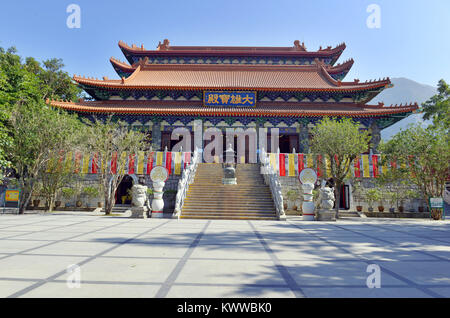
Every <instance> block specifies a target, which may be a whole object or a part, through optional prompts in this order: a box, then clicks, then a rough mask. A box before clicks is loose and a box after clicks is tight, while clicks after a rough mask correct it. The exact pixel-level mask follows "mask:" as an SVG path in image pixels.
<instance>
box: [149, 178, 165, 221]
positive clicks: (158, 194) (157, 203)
mask: <svg viewBox="0 0 450 318" xmlns="http://www.w3.org/2000/svg"><path fill="white" fill-rule="evenodd" d="M164 184H165V182H163V181H157V182H153V200H152V218H162V217H163V212H164V200H163V195H164V190H163V189H164Z"/></svg>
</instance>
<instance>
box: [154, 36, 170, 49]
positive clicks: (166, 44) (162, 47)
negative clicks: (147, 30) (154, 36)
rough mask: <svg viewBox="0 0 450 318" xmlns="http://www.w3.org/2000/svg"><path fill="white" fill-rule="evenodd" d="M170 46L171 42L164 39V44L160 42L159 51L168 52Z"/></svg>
mask: <svg viewBox="0 0 450 318" xmlns="http://www.w3.org/2000/svg"><path fill="white" fill-rule="evenodd" d="M169 44H170V41H169V40H168V39H164V40H163V43H161V41H159V44H158V47H157V50H158V51H167V50H168V49H169Z"/></svg>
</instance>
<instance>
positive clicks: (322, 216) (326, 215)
mask: <svg viewBox="0 0 450 318" xmlns="http://www.w3.org/2000/svg"><path fill="white" fill-rule="evenodd" d="M317 221H336V213H335V211H332V210H323V209H320V210H319V211H318V212H317Z"/></svg>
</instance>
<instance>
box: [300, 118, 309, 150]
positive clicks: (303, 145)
mask: <svg viewBox="0 0 450 318" xmlns="http://www.w3.org/2000/svg"><path fill="white" fill-rule="evenodd" d="M298 137H299V138H298V144H299V145H298V146H299V147H298V152H299V153H308V150H309V129H308V126H307V124H301V125H300V132H299V134H298Z"/></svg>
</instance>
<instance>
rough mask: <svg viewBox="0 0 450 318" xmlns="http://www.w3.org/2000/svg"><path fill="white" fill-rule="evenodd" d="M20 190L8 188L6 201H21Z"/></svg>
mask: <svg viewBox="0 0 450 318" xmlns="http://www.w3.org/2000/svg"><path fill="white" fill-rule="evenodd" d="M19 197H20V190H6V193H5V202H19Z"/></svg>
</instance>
